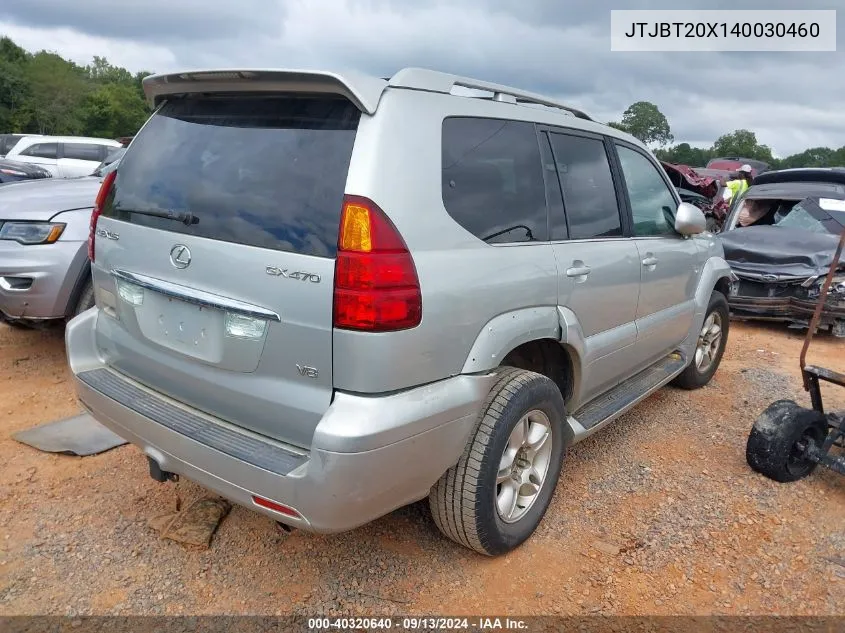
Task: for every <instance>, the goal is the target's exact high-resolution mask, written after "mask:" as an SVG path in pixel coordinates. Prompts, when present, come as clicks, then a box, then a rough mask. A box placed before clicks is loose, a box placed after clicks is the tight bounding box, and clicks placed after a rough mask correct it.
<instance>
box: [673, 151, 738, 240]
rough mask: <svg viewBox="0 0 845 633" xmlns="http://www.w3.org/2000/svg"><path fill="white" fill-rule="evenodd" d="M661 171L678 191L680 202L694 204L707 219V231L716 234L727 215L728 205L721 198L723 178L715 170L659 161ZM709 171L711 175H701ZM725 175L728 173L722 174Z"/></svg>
mask: <svg viewBox="0 0 845 633" xmlns="http://www.w3.org/2000/svg"><path fill="white" fill-rule="evenodd" d="M660 164H661V165H663V170H664V171H665V172H666V175H667V176H669V180H671V181H672V184H673V185H675V189H677V190H678V195H680V197H681V201H682V202H689V203H690V204H694V205H695V206H697V207H698V208H699V209H701V211H702V212H703V213H704V217H705V218H707V230H708V231H710V232H711V233H717V232H718V231H719V230H720V229H721V227H722V224H723V223H724V221H725V216H727V214H728V209H729V205H728V203H727V202H726V201H725V200H724V199H723V198H722V195H721V193H722V190H723V189H724V178H722V177H720V174H719V172H717V171H716V170H702V169H696V168H694V167H689V166H688V165H677V164H675V163H667V162H665V161H661V163H660ZM705 171H710V172H712V173H703V172H705ZM724 173H725V174H726V175H727V174H730V172H724Z"/></svg>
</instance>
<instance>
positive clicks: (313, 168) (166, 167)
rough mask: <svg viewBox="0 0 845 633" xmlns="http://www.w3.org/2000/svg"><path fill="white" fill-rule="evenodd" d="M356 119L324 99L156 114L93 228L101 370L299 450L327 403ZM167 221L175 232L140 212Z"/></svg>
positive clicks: (231, 100)
mask: <svg viewBox="0 0 845 633" xmlns="http://www.w3.org/2000/svg"><path fill="white" fill-rule="evenodd" d="M359 117H360V113H359V111H358V110H357V109H356V108H355V107H354V106H353V105H352V104H351V103H350V102H349V101H347V100H346V99H343V98H340V97H334V96H320V97H307V96H299V97H297V96H290V95H287V96H285V95H266V94H264V95H258V96H256V95H252V96H250V95H218V96H208V95H195V96H187V97H183V98H178V99H172V100H171V101H169V102H167V103H165V104H164V105H163V106H162V108H161V109H160V110H159V111H158V112H157V113H156V114H155V115H153V117H152V118H151V119H150V121H149V122H148V123H147V124H146V126H145V127H144V128H143V129H142V131H141V132H140V133H139V135H138V136H136V137H135V139H134V141H133V143H132V146H131V147H130V148H129V149H128V150H127V152H126V154H125V155H124V157H123V158H122V159H121V163H120V166H119V167H118V169H117V176H116V179H115V183H114V187H113V189H112V193H111V194H110V195H109V197H108V199H107V201H106V204H105V207H104V210H103V215H102V216H101V217H100V219H99V222H98V225H97V237H96V258H95V263H94V277H95V285H96V286H97V288H98V299H99V305H100V306H101V307H102V308H103V313H101V315H100V318H99V319H98V325H97V330H98V331H97V340H98V343H99V345H100V348H101V349H102V350H103V353H104V356H105V357H106V360H107V362H108V363H109V364H110V365H111V366H112V367H113V368H114V369H116V370H118V371H120V372H123V373H125V374H127V375H129V376H131V377H133V378H135V379H136V380H138V381H139V382H141V383H143V384H146V385H148V386H149V387H151V388H153V389H155V390H157V391H159V392H161V393H164V394H166V395H169V396H171V397H173V398H175V399H177V400H179V401H181V402H184V403H186V404H188V405H191V406H193V407H195V408H197V409H200V410H203V411H206V412H207V413H209V414H211V415H214V416H216V417H218V418H222V419H223V420H227V421H229V422H231V423H233V424H236V425H239V426H242V427H245V428H248V429H251V430H253V431H256V432H258V433H261V434H264V435H267V436H270V437H273V438H277V439H279V440H283V441H286V442H289V443H292V444H295V445H300V446H308V445H309V444H310V441H311V437H312V435H313V430H314V427H315V426H316V424H317V422H318V421H319V419H320V418H321V416H322V415H323V413H324V412H325V410H326V409H327V408H328V406H329V404H330V402H331V396H332V295H333V278H334V259H335V255H336V247H337V236H338V225H339V221H340V214H341V207H342V198H343V192H344V189H345V185H346V176H347V171H348V167H349V162H350V157H351V154H352V148H353V144H354V142H355V135H356V130H357V126H358V121H359ZM144 212H146V213H147V214H145V213H144ZM167 213H173V214H176V215H179V214H181V216H182V218H183V219H184V221H181V220H174V219H166V218H162V217H154V216H153V215H150V214H159V215H161V214H167Z"/></svg>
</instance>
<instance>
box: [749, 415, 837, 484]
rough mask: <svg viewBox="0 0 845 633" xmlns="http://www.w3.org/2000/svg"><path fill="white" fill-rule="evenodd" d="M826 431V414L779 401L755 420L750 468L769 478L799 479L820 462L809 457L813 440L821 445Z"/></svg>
mask: <svg viewBox="0 0 845 633" xmlns="http://www.w3.org/2000/svg"><path fill="white" fill-rule="evenodd" d="M827 433H828V424H827V418H825V416H824V414H823V413H819V412H818V411H816V410H814V409H804V408H803V407H800V406H798V405H797V404H796V403H795V402H794V401H792V400H778V401H777V402H773V403H772V404H770V405H769V406H768V407H767V408H766V410H765V411H763V413H761V414H760V417H758V418H757V420H756V421H755V422H754V426H753V428H752V429H751V433H750V434H749V436H748V443H747V445H746V448H745V458H746V460H747V461H748V465H749V466H751V468H753V469H754V470H755V471H757V472H758V473H760V474H761V475H765V476H766V477H768V478H769V479H774V480H775V481H779V482H782V483H784V482H790V481H798V480H799V479H803V478H804V477H806V476H807V475H809V474H810V473H811V472H813V470H815V468H816V466H817V465H818V464H816V462H814V461H813V460H811V459H809V458H807V456H806V450H807V446H808V445H809V443H810V441H811V440H812V441H813V442H815V443H816V444H821V443H822V442H824V439H825V438H826V437H827Z"/></svg>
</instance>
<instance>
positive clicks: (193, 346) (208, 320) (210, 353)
mask: <svg viewBox="0 0 845 633" xmlns="http://www.w3.org/2000/svg"><path fill="white" fill-rule="evenodd" d="M136 315H137V317H138V326H139V328H140V330H141V333H142V334H143V335H144V337H145V338H147V339H148V340H150V341H151V342H153V343H156V344H158V345H161V346H162V347H166V348H168V349H171V350H174V351H177V352H180V353H182V354H185V355H186V356H191V357H192V358H196V359H199V360H202V361H205V362H208V363H219V362H220V361H221V359H222V355H223V334H224V312H223V311H222V310H218V309H215V308H209V307H207V306H200V305H196V304H193V303H189V302H187V301H182V300H180V299H175V298H173V297H168V296H165V295H162V294H160V293H157V292H154V291H149V290H148V291H147V292H145V296H144V303H143V305H140V306H137V307H136Z"/></svg>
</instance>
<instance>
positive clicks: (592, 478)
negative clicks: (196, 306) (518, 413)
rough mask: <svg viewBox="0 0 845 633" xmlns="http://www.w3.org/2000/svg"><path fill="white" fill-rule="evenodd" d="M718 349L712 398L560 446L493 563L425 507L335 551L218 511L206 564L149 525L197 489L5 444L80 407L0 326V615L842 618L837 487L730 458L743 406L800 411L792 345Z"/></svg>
mask: <svg viewBox="0 0 845 633" xmlns="http://www.w3.org/2000/svg"><path fill="white" fill-rule="evenodd" d="M731 337H732V340H731V344H730V346H729V348H728V353H727V354H726V357H725V361H724V362H723V366H722V368H721V369H720V371H719V372H718V373H717V375H716V377H715V378H714V380H713V381H712V382H711V384H710V385H708V386H707V387H705V388H704V389H701V390H699V391H694V392H687V391H681V390H677V389H673V388H667V389H664V390H661V391H660V392H658V393H656V394H654V395H653V396H652V397H650V398H648V399H647V400H646V401H645V402H643V403H641V404H640V405H639V406H638V407H637V408H635V409H634V410H632V411H631V412H629V413H627V414H626V415H624V416H622V417H621V418H620V419H619V420H618V421H617V422H615V423H614V424H613V425H611V426H609V427H607V428H606V429H605V430H603V431H601V432H600V433H598V434H596V435H595V436H593V437H591V438H589V439H587V440H585V441H584V442H582V443H580V444H579V445H577V446H575V447H573V448H572V449H571V450H570V451H569V452H568V454H567V457H566V460H565V463H564V468H563V473H562V475H561V481H560V483H559V485H558V488H557V491H556V494H555V498H554V500H553V503H552V506H551V507H550V509H549V511H548V512H547V514H546V517H545V519H544V521H543V523H542V524H541V525H540V527H539V529H538V531H537V533H536V534H535V535H534V537H533V538H531V539H530V540H529V541H528V542H527V543H526V544H525V545H524V546H523V547H521V548H519V549H518V550H517V551H515V552H513V553H511V554H509V555H508V556H504V557H500V558H496V559H489V558H486V557H482V556H478V555H476V554H474V553H472V552H470V551H468V550H465V549H463V548H461V547H459V546H457V545H455V544H453V543H451V542H450V541H447V540H445V539H444V538H442V537H441V536H440V535H439V533H438V532H437V530H436V528H435V526H434V523H433V521H432V520H431V518H430V516H429V513H428V508H427V503H425V502H420V503H416V504H413V505H411V506H409V507H406V508H402V509H400V510H398V511H396V512H393V513H391V514H390V515H389V516H387V517H384V518H382V519H380V520H378V521H375V522H374V523H372V524H370V525H367V526H364V527H362V528H359V529H358V530H355V531H353V532H350V533H347V534H341V535H334V536H319V535H311V534H305V533H302V532H297V531H294V532H293V533H290V534H288V533H286V532H283V531H282V530H280V529H279V528H278V527H277V526H276V525H275V524H274V523H273V522H272V521H270V520H268V519H266V518H265V517H263V516H261V515H258V514H256V513H253V512H251V511H249V510H247V509H245V508H241V507H237V506H236V507H234V508H233V509H232V511H231V513H230V514H229V516H228V517H227V518H226V519H225V520H224V521H223V522H222V523H221V525H220V527H219V529H218V531H217V533H216V534H215V536H214V538H213V540H212V545H211V548H210V549H192V548H188V547H185V546H182V545H180V544H178V543H175V542H172V541H169V540H165V539H161V538H159V536H158V534H157V533H156V532H155V531H154V530H152V529H151V528H150V527H149V526H148V524H147V522H148V520H149V518H150V517H152V516H155V515H157V514H161V513H163V512H166V511H168V510H169V509H172V508H173V507H175V504H176V499H177V496H178V497H179V498H180V499H181V501H182V503H183V504H184V503H187V502H188V501H189V500H191V499H194V498H196V497H197V496H199V495H202V494H205V492H204V491H203V490H201V489H200V488H199V487H198V486H196V485H194V484H193V483H191V482H188V481H184V480H183V481H180V482H179V483H178V484H173V483H169V484H157V483H155V482H153V481H152V480H151V479H150V478H149V476H148V474H147V470H146V462H145V460H144V459H143V456H142V455H141V454H140V452H139V451H138V450H137V449H135V448H134V447H132V446H125V447H122V448H119V449H115V450H113V451H109V452H107V453H104V454H102V455H99V456H95V457H88V458H82V459H80V458H73V457H67V456H60V455H47V454H43V453H38V452H37V451H34V450H31V449H29V448H27V447H24V446H22V445H20V444H17V443H15V442H14V441H13V440H11V439H10V435H11V434H12V433H13V432H15V431H16V430H19V429H22V428H28V427H30V426H34V425H35V424H38V423H43V422H46V421H49V420H51V419H56V418H59V417H63V416H65V415H70V414H73V413H74V412H75V411H76V404H75V399H74V397H73V394H72V392H71V389H70V386H69V383H68V381H67V374H66V369H65V367H64V363H65V360H64V357H63V350H62V341H61V337H60V336H57V335H55V334H54V333H50V332H46V333H45V332H26V331H18V330H14V331H13V330H10V329H8V328H5V326H0V384H2V385H4V387H3V389H0V411H4V412H7V411H12V413H11V414H7V425H6V432H5V434H4V436H3V438H2V439H0V461H2V463H4V465H5V466H4V468H3V469H2V472H0V615H10V614H21V613H49V614H66V615H71V616H77V617H79V616H84V615H90V614H113V615H118V614H119V615H129V614H147V615H170V614H218V613H244V614H267V615H281V614H292V615H302V616H313V615H324V614H325V615H334V614H345V615H402V614H409V613H411V614H432V613H447V614H453V615H454V614H463V615H466V614H479V615H490V614H502V613H520V614H526V615H527V614H574V615H579V614H580V615H592V614H640V615H645V614H710V613H725V614H733V615H737V614H771V613H781V614H794V615H813V614H815V615H822V614H844V615H845V613H843V612H842V606H841V603H840V602H839V601H838V600H835V599H834V594H836V596H838V595H839V594H840V593H841V588H842V586H843V584H842V583H843V581H845V529H843V528H845V520H843V519H845V503H843V501H845V484H844V483H843V480H845V478H842V477H837V476H836V475H834V474H833V473H830V472H828V471H817V473H816V474H814V475H813V476H812V477H810V478H808V479H807V480H804V481H801V482H797V483H795V484H791V485H788V486H784V485H779V484H775V483H774V482H771V481H769V480H767V479H764V478H762V477H760V476H758V475H756V474H755V473H753V472H752V471H751V470H750V469H749V468H748V466H747V465H746V463H745V455H744V450H745V441H746V439H747V435H748V431H749V430H750V428H751V425H752V424H753V421H754V418H755V417H756V416H757V415H758V414H759V412H760V411H762V410H763V409H764V408H765V407H766V406H767V405H768V404H769V403H770V402H771V401H773V400H776V399H780V398H783V397H791V398H795V399H797V400H798V401H799V402H806V394H805V393H804V392H803V390H802V389H801V384H800V381H799V380H798V379H797V372H796V371H795V366H797V360H796V359H797V354H798V352H799V350H800V340H799V339H797V338H795V337H793V338H789V337H784V336H782V335H781V334H780V333H778V332H777V331H771V330H767V329H765V328H755V327H753V326H749V325H737V324H734V325H733V326H732V331H731ZM821 345H822V351H823V352H824V351H825V350H827V353H828V354H829V355H830V356H831V357H833V358H835V357H837V356H841V349H842V348H841V346H840V347H835V346H834V345H835V344H834V343H826V342H824V341H822V342H821ZM825 345H827V346H828V347H825ZM760 349H763V352H759V351H758V350H760ZM767 349H777V350H778V353H777V354H774V353H773V352H767V351H766V350H767ZM23 357H28V360H26V361H19V362H18V363H17V365H15V364H14V359H21V358H23Z"/></svg>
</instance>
